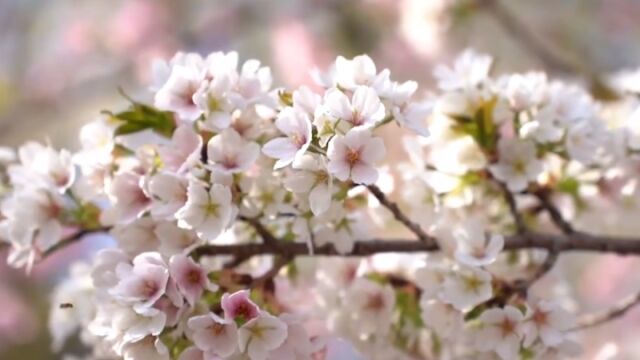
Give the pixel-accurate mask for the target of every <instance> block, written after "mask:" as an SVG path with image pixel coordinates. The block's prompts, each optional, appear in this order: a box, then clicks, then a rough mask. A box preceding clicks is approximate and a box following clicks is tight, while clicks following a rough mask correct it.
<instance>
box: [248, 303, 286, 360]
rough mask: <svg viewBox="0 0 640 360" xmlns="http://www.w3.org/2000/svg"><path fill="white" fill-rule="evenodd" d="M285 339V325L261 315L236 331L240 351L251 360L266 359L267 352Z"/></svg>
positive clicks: (267, 315) (278, 320)
mask: <svg viewBox="0 0 640 360" xmlns="http://www.w3.org/2000/svg"><path fill="white" fill-rule="evenodd" d="M286 339H287V324H286V323H285V322H283V321H282V320H280V319H278V318H277V317H275V316H271V315H269V314H266V313H261V314H260V315H258V316H257V317H255V318H253V319H251V320H249V321H248V322H247V323H246V324H244V325H242V326H241V327H240V329H238V345H239V346H240V351H241V352H243V353H245V354H247V355H248V356H249V358H250V359H251V360H264V359H267V357H268V355H269V352H270V351H273V350H275V349H277V348H278V347H280V346H281V345H282V344H283V343H284V341H285V340H286Z"/></svg>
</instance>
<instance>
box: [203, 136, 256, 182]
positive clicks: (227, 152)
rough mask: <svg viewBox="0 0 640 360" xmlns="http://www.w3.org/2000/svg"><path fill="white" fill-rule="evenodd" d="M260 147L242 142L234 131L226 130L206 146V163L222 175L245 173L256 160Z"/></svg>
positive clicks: (252, 143)
mask: <svg viewBox="0 0 640 360" xmlns="http://www.w3.org/2000/svg"><path fill="white" fill-rule="evenodd" d="M259 152H260V147H259V146H258V144H256V143H255V142H253V141H246V140H244V139H243V138H242V137H241V136H240V134H238V133H237V132H236V131H235V130H234V129H226V130H224V131H223V132H222V133H220V134H219V135H216V136H214V137H213V138H211V140H209V143H208V144H207V155H208V163H209V164H210V165H211V168H212V169H214V170H217V171H221V172H224V173H230V174H234V173H239V172H243V171H246V170H247V169H248V168H249V167H250V166H251V165H252V164H253V163H254V162H255V161H256V159H257V157H258V155H259Z"/></svg>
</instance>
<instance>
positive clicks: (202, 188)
mask: <svg viewBox="0 0 640 360" xmlns="http://www.w3.org/2000/svg"><path fill="white" fill-rule="evenodd" d="M492 61H493V60H492V58H491V57H489V56H487V55H483V54H479V53H477V52H475V51H473V50H467V51H465V52H464V53H462V54H461V55H460V56H459V57H458V58H457V59H456V60H455V62H454V64H452V65H451V66H448V65H440V66H437V67H436V68H435V70H434V75H435V77H436V80H437V81H436V82H437V89H430V91H425V92H423V93H421V92H419V91H418V85H417V83H416V82H414V81H406V82H398V81H395V80H392V77H391V71H390V70H388V69H382V70H381V69H378V68H377V67H376V65H375V64H374V62H373V60H372V59H371V58H369V57H368V56H366V55H361V56H357V57H355V58H353V59H346V58H344V57H338V58H337V59H336V61H335V63H334V64H333V65H332V66H331V67H330V68H329V69H327V71H325V72H321V71H316V72H315V73H314V80H315V81H316V83H317V87H316V88H314V89H315V90H313V89H311V88H309V87H304V86H303V87H300V88H297V89H285V88H274V87H273V84H272V83H273V79H272V77H271V72H270V70H269V68H267V67H264V66H262V65H261V64H260V63H259V62H258V61H257V60H249V61H246V62H245V63H243V64H240V62H239V59H238V55H237V54H236V53H222V52H216V53H212V54H209V55H208V56H206V57H203V56H201V55H198V54H193V53H179V54H177V55H176V56H175V57H174V58H173V59H171V60H170V61H168V62H165V61H159V62H157V63H156V64H155V65H154V67H153V68H154V74H153V75H154V76H153V78H154V82H153V84H151V92H152V96H153V103H152V104H145V103H141V102H138V101H136V100H133V99H131V98H129V97H127V100H128V101H129V102H130V105H129V107H128V108H127V109H125V110H123V111H119V112H113V111H103V112H102V113H101V114H102V115H101V117H99V118H98V119H97V120H96V121H94V122H92V123H90V124H88V125H86V126H85V127H83V129H82V130H81V133H80V140H81V144H82V148H81V149H80V150H79V151H77V152H75V153H72V152H70V151H66V150H56V149H54V148H53V147H51V146H49V145H42V144H39V143H35V142H30V143H27V144H25V145H23V146H22V147H20V148H19V149H18V151H17V154H14V153H12V152H9V153H10V154H9V156H1V157H0V181H1V182H2V184H0V185H2V186H0V189H4V190H2V191H3V193H2V194H0V198H1V199H2V202H1V205H0V239H1V240H3V242H4V243H6V244H8V245H9V246H10V251H9V256H8V259H7V260H8V262H9V263H10V264H11V265H12V266H15V267H26V268H30V267H32V266H36V265H37V263H38V262H39V261H40V260H41V259H42V258H43V255H49V254H52V253H53V252H55V251H57V250H59V249H61V248H62V247H64V246H66V245H68V244H71V243H73V242H75V241H78V240H79V239H80V238H82V237H85V236H86V235H89V234H90V233H92V232H105V233H108V235H109V236H110V237H112V238H113V239H114V246H113V247H112V248H108V249H103V250H101V251H100V252H99V253H98V254H97V256H96V257H95V259H93V260H91V262H90V263H89V264H86V263H82V264H77V266H74V268H73V271H72V276H71V277H70V279H69V280H68V282H66V283H64V284H61V285H60V288H59V290H56V294H55V296H54V307H53V309H52V316H51V324H50V327H51V329H52V334H53V336H54V346H55V347H56V349H57V350H59V349H61V348H62V345H63V344H64V342H65V340H66V338H67V337H68V336H69V335H70V334H71V333H72V332H73V331H75V330H76V329H80V330H81V332H82V336H81V339H82V341H83V342H85V343H86V344H87V345H88V346H90V347H92V348H94V350H95V353H94V354H93V355H94V356H95V357H96V358H100V359H103V358H106V359H111V358H123V357H124V358H126V359H132V360H145V359H163V360H167V359H176V360H195V359H197V360H202V359H225V360H227V359H228V360H236V359H247V358H248V359H250V360H265V359H268V360H276V359H278V360H280V359H305V360H308V359H312V358H313V359H332V360H336V359H364V358H376V357H377V358H382V359H415V358H426V357H428V358H439V357H442V358H460V357H463V356H467V357H468V356H472V357H474V356H477V357H480V356H485V355H486V356H489V357H495V356H498V357H500V358H502V359H505V360H506V359H509V360H510V359H517V358H518V357H521V358H526V359H537V358H540V359H542V358H549V357H557V356H576V354H577V353H578V350H579V349H578V348H579V346H578V344H577V343H576V341H575V338H574V337H573V335H572V333H571V331H570V329H571V328H573V323H572V321H571V316H570V315H571V314H569V312H568V311H567V310H565V309H564V308H563V307H562V306H561V302H558V301H554V300H552V299H541V298H539V297H537V296H536V294H530V293H532V292H533V290H531V289H529V285H531V284H532V283H533V282H534V281H536V280H537V279H538V278H540V277H541V276H542V275H543V274H544V273H545V272H547V271H548V270H549V269H550V268H551V267H552V266H553V264H554V262H555V258H556V256H557V254H561V253H563V252H568V251H589V252H597V253H615V254H620V255H640V239H637V238H635V236H633V235H635V234H636V233H634V232H632V231H628V232H627V234H629V235H631V236H629V237H624V236H622V235H620V234H621V233H622V232H619V233H618V234H616V236H613V235H610V234H609V233H608V232H607V231H606V230H607V229H610V228H612V222H615V221H618V220H619V218H620V215H621V214H624V213H625V212H627V211H628V208H629V204H630V203H633V201H635V200H634V199H636V197H638V198H640V195H639V194H640V186H638V184H637V179H638V174H637V169H639V168H640V167H638V166H637V162H638V161H639V160H638V159H637V154H638V151H640V128H638V127H637V124H638V122H637V121H636V120H637V116H639V114H640V110H637V111H633V112H631V111H629V112H628V113H624V112H622V113H623V115H621V116H623V118H624V119H625V120H628V121H620V119H618V118H612V115H611V113H606V112H603V111H602V107H603V106H604V104H600V103H598V102H597V101H596V100H594V99H593V98H592V97H591V96H590V95H589V93H588V92H587V91H585V90H584V89H582V88H581V87H579V86H577V85H574V84H568V83H564V82H561V81H557V80H550V79H547V77H546V75H545V74H542V73H525V74H506V75H500V76H495V75H493V74H492V69H491V68H492ZM619 112H620V111H618V112H616V114H618V113H619ZM389 126H397V127H400V128H401V131H402V134H403V136H402V137H401V138H402V145H403V146H404V149H405V152H406V154H404V155H402V154H396V153H390V154H387V145H386V144H385V140H384V139H385V138H386V137H383V136H381V133H383V132H384V131H386V130H385V129H386V128H387V127H389ZM387 141H388V140H387ZM5 155H6V154H5ZM405 155H406V156H405ZM385 161H386V164H385ZM617 194H622V196H620V197H616V196H618V195H617ZM392 199H393V200H392ZM639 203H640V201H639ZM601 204H607V206H610V208H608V209H607V210H606V211H602V209H599V208H598V206H600V205H601ZM612 209H613V210H612ZM615 210H619V211H618V212H616V211H615ZM594 214H597V216H594ZM602 214H605V215H602ZM609 214H611V217H609V216H606V215H609ZM547 215H548V218H550V219H551V224H549V222H548V221H547V220H548V218H547ZM589 216H590V217H589ZM585 219H586V220H585ZM596 220H602V221H603V223H598V221H596ZM605 220H606V221H607V222H606V223H605V222H604V221H605ZM393 222H399V223H401V224H402V225H403V226H404V227H406V228H407V229H408V230H409V232H410V233H411V234H412V235H413V237H414V238H410V237H409V238H407V239H397V238H394V237H393V235H394V234H393V231H394V230H395V229H394V227H393V226H390V225H391V223H393ZM554 227H557V228H558V229H559V230H560V231H558V229H554ZM382 234H387V235H388V236H390V238H385V237H384V236H383V235H382ZM594 234H599V235H594ZM539 250H543V251H539ZM427 253H430V254H427ZM545 253H548V254H549V255H548V256H547V258H546V260H545V259H544V258H543V257H542V256H541V255H544V254H545ZM532 269H534V271H533V272H532ZM522 279H525V280H522ZM530 290H531V291H530ZM534 290H535V289H534ZM56 303H58V304H60V303H64V304H71V305H72V306H64V307H60V306H58V307H56V306H55V304H56ZM75 309H83V310H82V313H80V310H78V312H77V313H76V310H75ZM85 310H86V311H85ZM71 315H73V316H71ZM307 316H308V317H307ZM310 322H314V323H320V324H321V325H320V326H313V327H308V328H307V327H305V325H307V324H308V323H310ZM311 330H313V333H310V331H311ZM425 339H429V340H425ZM424 341H428V342H429V343H423V342H424ZM469 354H472V355H469Z"/></svg>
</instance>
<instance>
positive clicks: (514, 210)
mask: <svg viewBox="0 0 640 360" xmlns="http://www.w3.org/2000/svg"><path fill="white" fill-rule="evenodd" d="M499 184H500V187H501V188H502V193H503V194H504V199H505V201H506V202H507V206H508V207H509V212H510V213H511V216H512V217H513V221H514V223H515V224H516V230H517V231H518V233H519V234H523V233H525V232H526V231H527V227H526V225H525V223H524V219H523V218H522V214H520V212H519V211H518V205H517V204H516V199H515V197H514V196H513V193H512V192H511V190H509V188H508V187H507V186H506V185H505V184H504V183H502V182H499Z"/></svg>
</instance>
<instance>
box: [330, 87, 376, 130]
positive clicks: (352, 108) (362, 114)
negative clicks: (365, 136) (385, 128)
mask: <svg viewBox="0 0 640 360" xmlns="http://www.w3.org/2000/svg"><path fill="white" fill-rule="evenodd" d="M324 107H325V109H326V111H327V112H328V114H329V116H330V117H332V118H333V119H335V122H336V125H335V126H340V129H344V126H345V125H346V126H347V128H346V129H344V130H347V129H349V128H353V127H360V126H363V127H372V126H373V125H375V124H376V123H378V122H379V121H382V119H384V116H385V108H384V105H383V104H382V102H381V101H380V98H379V97H378V95H377V94H376V92H375V90H373V89H372V88H370V87H365V86H361V87H358V88H357V89H356V90H355V91H354V93H353V96H351V98H350V97H349V96H347V94H345V93H344V92H342V91H340V90H338V89H332V90H329V91H328V92H327V93H326V94H325V98H324Z"/></svg>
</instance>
